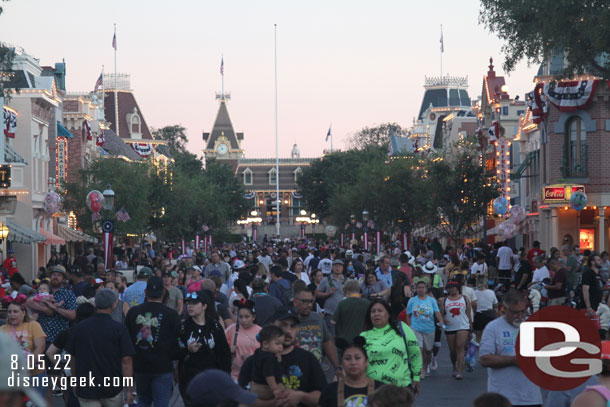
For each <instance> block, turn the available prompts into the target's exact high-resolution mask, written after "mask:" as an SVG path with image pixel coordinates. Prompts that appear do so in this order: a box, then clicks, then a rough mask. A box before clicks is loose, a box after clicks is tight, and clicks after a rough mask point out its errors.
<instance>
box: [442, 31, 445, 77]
mask: <svg viewBox="0 0 610 407" xmlns="http://www.w3.org/2000/svg"><path fill="white" fill-rule="evenodd" d="M444 51H445V44H443V25H442V24H441V79H442V78H443V52H444Z"/></svg>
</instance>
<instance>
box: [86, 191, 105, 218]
mask: <svg viewBox="0 0 610 407" xmlns="http://www.w3.org/2000/svg"><path fill="white" fill-rule="evenodd" d="M85 202H86V204H87V208H88V209H89V210H90V211H91V212H93V213H98V212H99V211H101V210H102V208H103V205H104V195H102V193H101V192H100V191H98V190H95V189H94V190H93V191H90V192H89V193H88V194H87V199H85Z"/></svg>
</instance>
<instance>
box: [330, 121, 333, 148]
mask: <svg viewBox="0 0 610 407" xmlns="http://www.w3.org/2000/svg"><path fill="white" fill-rule="evenodd" d="M330 152H331V154H332V152H333V124H332V123H331V124H330Z"/></svg>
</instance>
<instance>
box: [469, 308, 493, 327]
mask: <svg viewBox="0 0 610 407" xmlns="http://www.w3.org/2000/svg"><path fill="white" fill-rule="evenodd" d="M493 320H494V318H492V317H491V316H489V315H488V314H487V313H484V312H477V313H476V314H474V322H473V323H472V328H473V329H474V330H475V331H482V330H483V329H485V327H486V326H487V324H489V323H490V322H491V321H493Z"/></svg>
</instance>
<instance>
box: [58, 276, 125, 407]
mask: <svg viewBox="0 0 610 407" xmlns="http://www.w3.org/2000/svg"><path fill="white" fill-rule="evenodd" d="M118 302H119V299H118V296H117V294H116V293H115V292H114V291H112V290H110V289H108V288H102V289H100V290H98V291H97V292H96V293H95V308H96V310H97V312H96V313H95V314H93V315H92V316H91V317H89V318H87V319H85V320H83V321H82V322H80V323H78V324H77V325H75V326H74V328H73V331H72V335H70V338H69V339H68V344H67V345H66V351H67V352H68V353H69V354H70V355H71V356H72V358H71V362H70V369H71V372H72V375H73V376H74V377H78V378H81V379H82V378H87V377H89V375H91V376H92V377H93V383H94V384H93V386H89V385H88V384H89V383H88V384H87V385H86V386H79V387H77V388H76V389H75V393H76V396H77V397H78V400H79V401H80V404H81V406H83V407H87V406H99V405H104V406H105V407H121V406H123V403H124V402H127V403H128V404H131V403H133V394H132V384H133V365H132V355H134V354H135V350H134V348H133V344H132V342H131V339H130V337H129V332H128V331H127V328H126V327H125V325H123V324H121V323H119V322H116V321H114V320H113V319H112V317H111V316H110V315H111V314H112V311H113V310H114V309H115V307H116V306H117V304H118ZM104 377H112V378H120V381H119V382H115V381H114V380H117V379H114V380H113V382H112V383H110V384H108V383H104ZM81 379H78V380H79V381H78V382H79V383H81V381H80V380H81ZM83 380H84V379H83ZM123 387H125V389H126V393H127V400H126V401H124V400H123Z"/></svg>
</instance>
